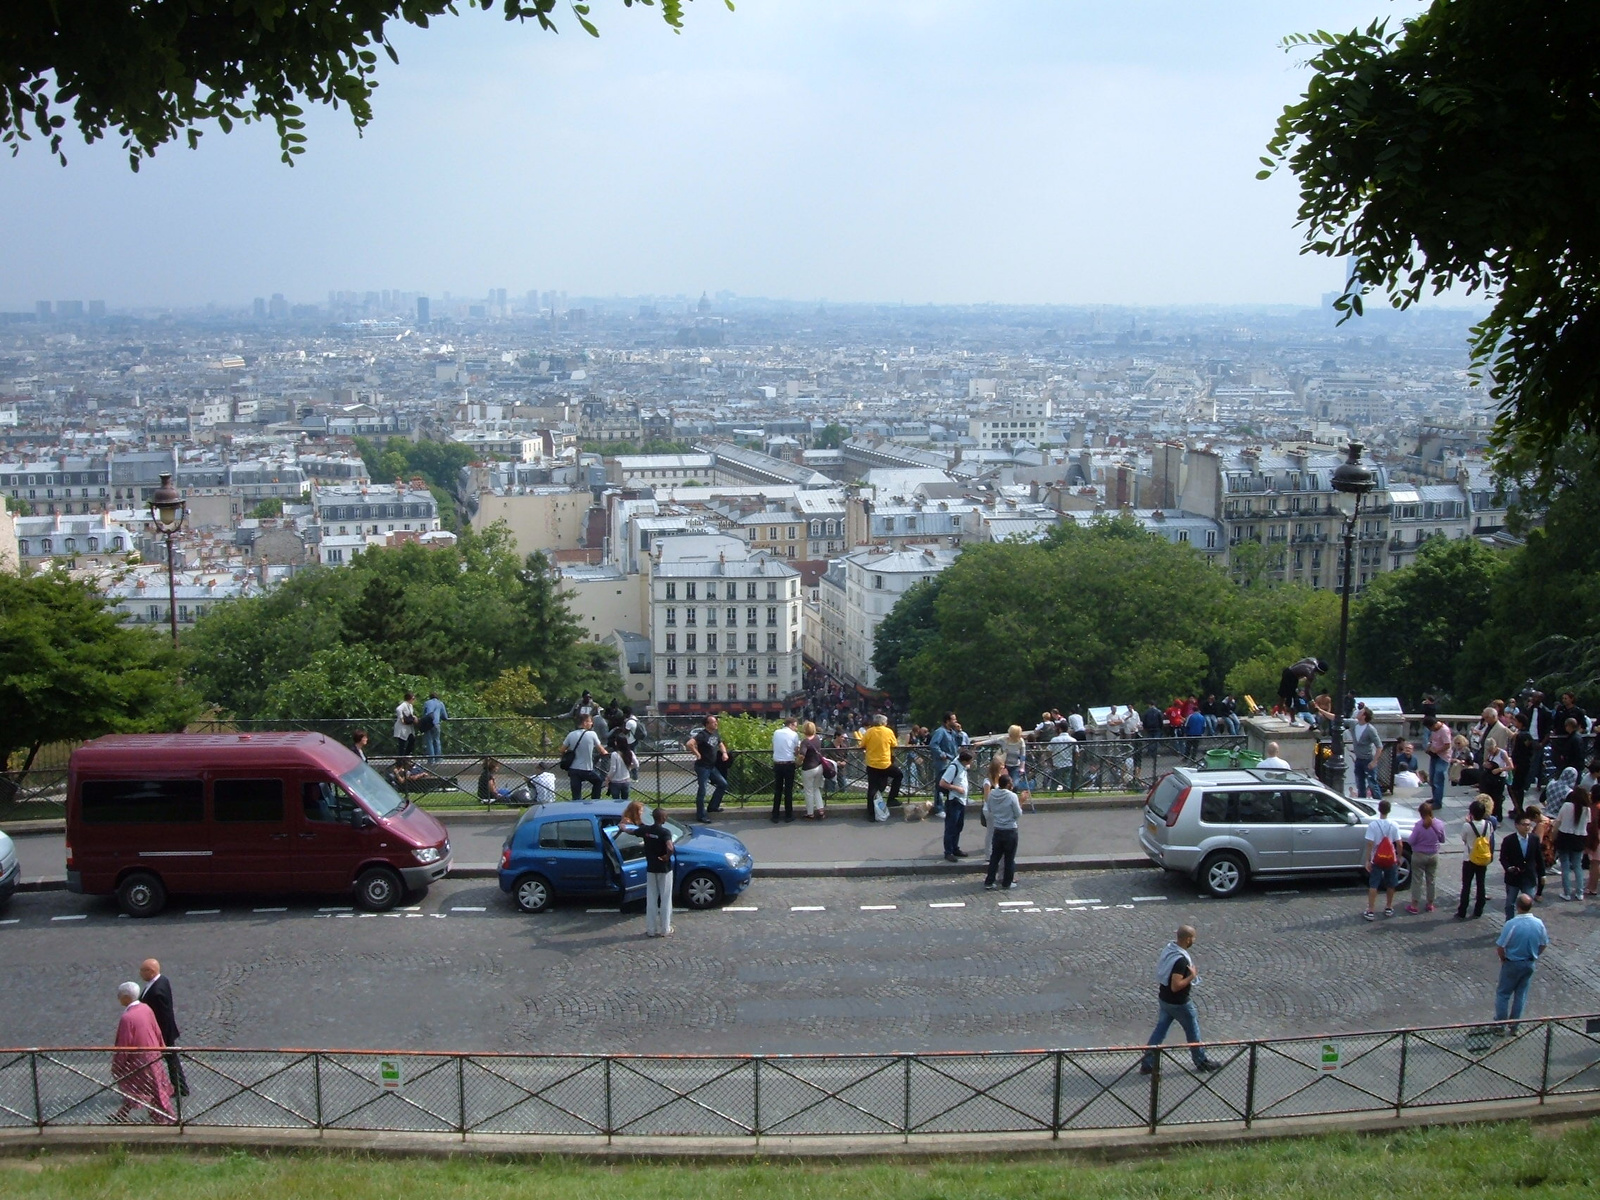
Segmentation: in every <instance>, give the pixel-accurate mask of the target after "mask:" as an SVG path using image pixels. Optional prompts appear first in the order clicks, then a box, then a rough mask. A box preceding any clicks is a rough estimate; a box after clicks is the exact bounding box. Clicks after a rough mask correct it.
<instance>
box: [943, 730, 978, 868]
mask: <svg viewBox="0 0 1600 1200" xmlns="http://www.w3.org/2000/svg"><path fill="white" fill-rule="evenodd" d="M971 765H972V751H971V750H958V751H956V758H955V761H954V762H952V763H951V764H950V765H949V766H948V767H946V768H945V769H944V771H943V772H942V773H941V774H940V775H939V782H938V783H937V784H936V785H935V787H936V788H937V789H938V792H939V795H941V796H943V797H944V860H945V862H952V863H953V862H960V861H961V860H962V859H963V858H965V857H966V856H967V852H966V851H965V850H963V849H962V848H961V830H962V829H963V828H964V827H965V826H966V823H967V791H968V783H967V768H968V767H970V766H971Z"/></svg>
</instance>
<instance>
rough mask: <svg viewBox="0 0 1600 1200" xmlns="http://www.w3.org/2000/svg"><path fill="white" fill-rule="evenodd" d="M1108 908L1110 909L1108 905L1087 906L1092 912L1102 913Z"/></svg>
mask: <svg viewBox="0 0 1600 1200" xmlns="http://www.w3.org/2000/svg"><path fill="white" fill-rule="evenodd" d="M1110 907H1111V905H1109V904H1091V905H1090V906H1089V908H1090V909H1091V910H1092V911H1094V912H1104V911H1105V910H1106V909H1108V908H1110Z"/></svg>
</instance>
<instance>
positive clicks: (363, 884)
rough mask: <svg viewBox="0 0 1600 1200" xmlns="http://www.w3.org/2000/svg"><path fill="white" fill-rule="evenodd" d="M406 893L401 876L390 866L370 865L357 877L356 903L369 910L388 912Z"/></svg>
mask: <svg viewBox="0 0 1600 1200" xmlns="http://www.w3.org/2000/svg"><path fill="white" fill-rule="evenodd" d="M404 894H405V889H404V888H403V887H401V886H400V877H399V876H398V875H396V874H395V873H394V872H393V871H391V870H389V868H388V867H369V868H368V869H367V870H365V871H363V872H361V875H360V876H359V877H358V878H357V879H356V903H357V904H359V905H360V906H361V907H362V908H364V909H366V910H367V911H368V912H388V911H389V910H390V909H391V908H393V907H394V906H395V905H396V904H399V903H400V897H401V896H402V895H404Z"/></svg>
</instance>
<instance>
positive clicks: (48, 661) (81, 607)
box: [0, 572, 199, 770]
mask: <svg viewBox="0 0 1600 1200" xmlns="http://www.w3.org/2000/svg"><path fill="white" fill-rule="evenodd" d="M198 711H199V703H198V698H197V697H196V695H195V694H194V692H193V691H192V690H191V689H190V688H189V687H187V686H186V685H185V684H184V683H183V682H182V681H181V680H180V679H179V677H178V673H177V659H176V656H175V654H174V652H173V650H172V647H171V644H170V643H169V642H168V641H167V639H166V638H165V637H163V636H161V635H160V634H159V633H157V632H155V631H153V630H150V629H145V628H138V627H134V626H129V625H124V624H122V623H121V622H120V621H119V620H118V618H117V614H116V613H115V612H113V611H112V610H111V609H110V608H109V607H108V606H107V602H106V600H105V598H104V597H102V596H100V595H99V594H98V593H96V592H95V591H94V590H93V589H92V588H90V587H89V585H88V584H86V583H83V582H81V581H78V580H74V579H71V578H70V577H68V576H67V575H66V574H65V573H64V572H50V573H45V574H37V575H13V574H9V573H6V572H0V764H5V763H8V762H9V761H10V758H11V756H12V755H13V754H15V753H17V752H19V751H25V752H26V758H25V760H24V761H23V762H22V763H21V764H20V766H21V767H22V769H24V770H26V769H27V767H28V766H29V765H30V764H31V763H32V762H33V757H34V755H35V754H37V753H38V751H39V748H40V747H41V746H43V745H44V744H45V743H47V742H74V741H83V740H85V739H88V738H93V737H99V736H100V735H101V734H104V733H152V732H164V731H169V730H179V729H182V728H183V727H184V725H185V724H186V723H187V722H188V721H189V720H190V719H191V718H192V717H194V716H195V715H197V713H198Z"/></svg>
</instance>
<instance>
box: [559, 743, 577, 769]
mask: <svg viewBox="0 0 1600 1200" xmlns="http://www.w3.org/2000/svg"><path fill="white" fill-rule="evenodd" d="M577 758H578V748H577V747H576V746H566V747H563V748H562V751H561V769H562V770H563V771H570V770H572V764H573V763H574V762H575V761H577Z"/></svg>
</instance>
